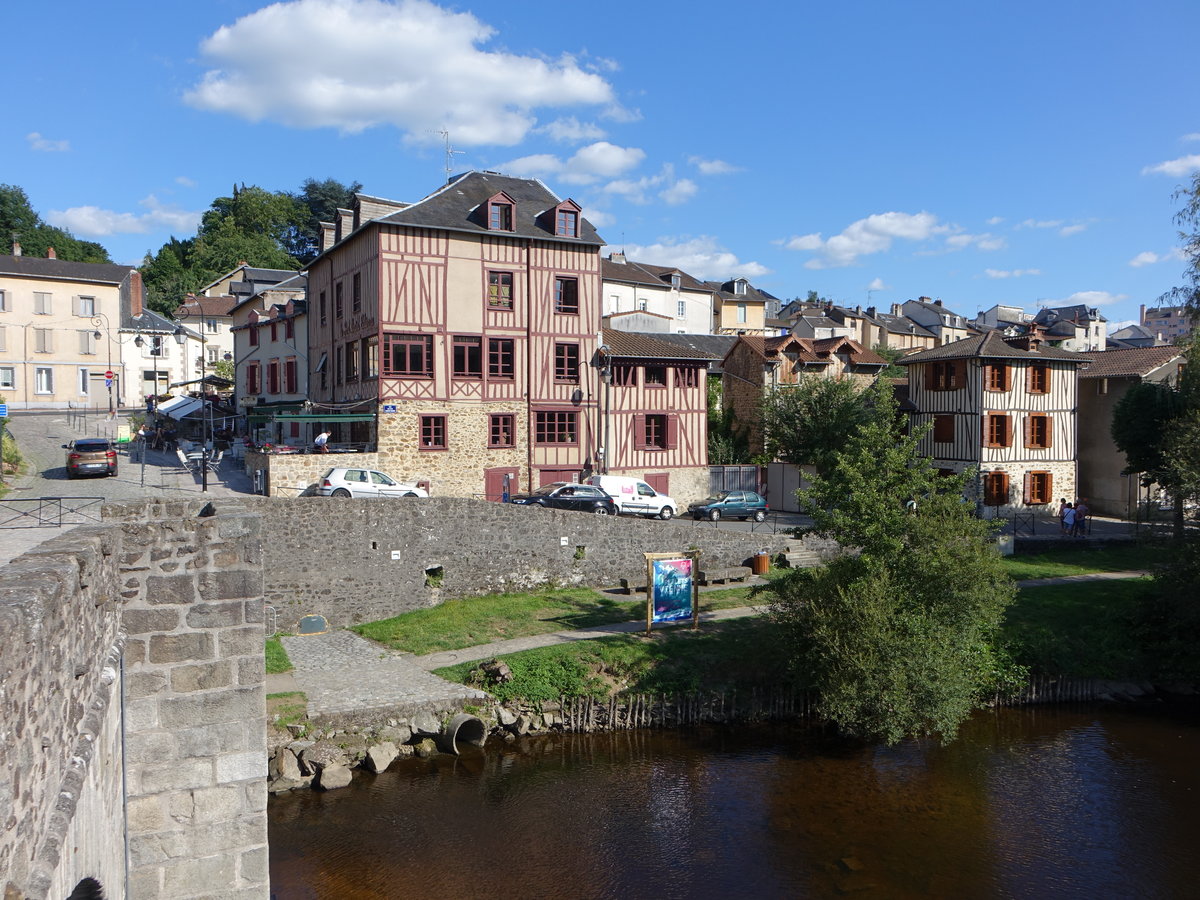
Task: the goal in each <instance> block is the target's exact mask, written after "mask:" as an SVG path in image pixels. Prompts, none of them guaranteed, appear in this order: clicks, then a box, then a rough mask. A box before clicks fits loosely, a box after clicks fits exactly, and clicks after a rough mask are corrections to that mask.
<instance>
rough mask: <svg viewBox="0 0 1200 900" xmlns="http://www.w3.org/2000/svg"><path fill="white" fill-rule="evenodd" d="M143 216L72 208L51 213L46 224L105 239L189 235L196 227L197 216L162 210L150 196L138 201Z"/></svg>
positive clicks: (98, 209) (156, 200)
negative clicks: (149, 234)
mask: <svg viewBox="0 0 1200 900" xmlns="http://www.w3.org/2000/svg"><path fill="white" fill-rule="evenodd" d="M140 205H142V206H144V207H146V209H147V211H146V212H144V213H128V212H117V211H115V210H111V209H101V208H100V207H98V206H72V207H71V208H70V209H61V210H60V209H52V210H50V211H49V212H48V213H46V221H47V222H49V223H50V224H51V225H57V226H58V227H59V228H65V229H66V230H67V231H70V232H72V233H74V234H78V235H81V236H83V237H105V236H107V235H110V234H146V233H147V232H150V231H159V230H169V231H173V232H176V233H180V234H183V233H190V232H193V231H195V230H196V227H197V226H198V225H199V224H200V217H201V216H202V215H203V213H201V212H189V211H187V210H184V209H180V208H179V207H176V206H164V205H162V204H161V203H159V202H158V198H157V197H155V196H154V195H153V194H151V195H149V196H148V197H146V199H144V200H142V201H141V204H140Z"/></svg>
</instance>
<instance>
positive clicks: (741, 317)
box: [737, 303, 746, 324]
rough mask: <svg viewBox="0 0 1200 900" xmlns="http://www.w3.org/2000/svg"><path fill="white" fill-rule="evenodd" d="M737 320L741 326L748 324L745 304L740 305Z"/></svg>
mask: <svg viewBox="0 0 1200 900" xmlns="http://www.w3.org/2000/svg"><path fill="white" fill-rule="evenodd" d="M737 320H738V322H739V323H741V324H745V322H746V304H745V303H739V304H738V308H737Z"/></svg>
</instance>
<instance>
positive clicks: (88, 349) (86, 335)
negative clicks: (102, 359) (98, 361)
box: [79, 330, 96, 356]
mask: <svg viewBox="0 0 1200 900" xmlns="http://www.w3.org/2000/svg"><path fill="white" fill-rule="evenodd" d="M79 352H80V354H81V355H83V356H92V355H94V354H95V352H96V332H94V331H91V330H88V331H81V332H79Z"/></svg>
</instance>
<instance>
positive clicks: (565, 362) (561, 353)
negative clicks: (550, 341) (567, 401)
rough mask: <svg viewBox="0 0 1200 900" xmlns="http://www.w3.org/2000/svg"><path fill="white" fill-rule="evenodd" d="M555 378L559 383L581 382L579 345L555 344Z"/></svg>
mask: <svg viewBox="0 0 1200 900" xmlns="http://www.w3.org/2000/svg"><path fill="white" fill-rule="evenodd" d="M554 380H555V381H556V382H558V383H559V384H579V345H578V344H576V343H556V344H555V345H554Z"/></svg>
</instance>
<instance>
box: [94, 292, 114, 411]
mask: <svg viewBox="0 0 1200 900" xmlns="http://www.w3.org/2000/svg"><path fill="white" fill-rule="evenodd" d="M101 325H103V326H104V334H101V332H100V330H99V329H100V326H101ZM92 327H93V328H95V329H96V330H95V331H93V332H92V337H94V338H95V339H96V340H100V338H102V337H104V336H105V334H106V335H107V336H108V340H107V341H105V344H107V346H108V368H107V369H105V370H104V383H105V384H106V385H107V386H108V417H109V418H110V419H111V418H112V417H113V415H114V414H115V413H116V408H115V407H114V406H113V392H112V385H113V374H114V373H113V367H112V326H111V325H109V324H108V316H106V315H105V314H104V313H96V314H95V315H94V316H92Z"/></svg>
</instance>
